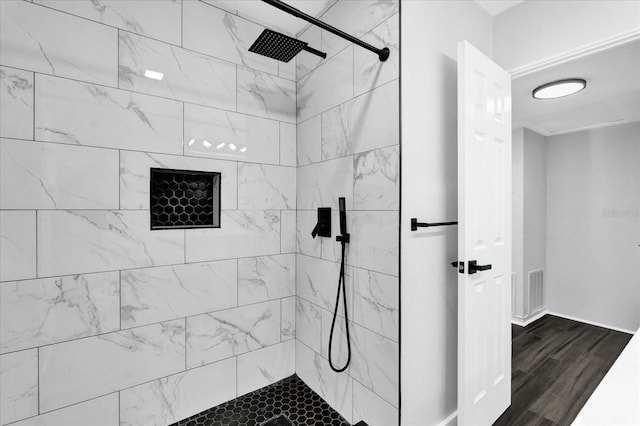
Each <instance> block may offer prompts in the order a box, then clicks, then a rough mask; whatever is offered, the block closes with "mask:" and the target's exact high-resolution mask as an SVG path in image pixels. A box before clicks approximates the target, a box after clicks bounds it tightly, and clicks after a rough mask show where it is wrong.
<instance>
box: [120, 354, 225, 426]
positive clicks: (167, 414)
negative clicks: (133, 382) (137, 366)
mask: <svg viewBox="0 0 640 426" xmlns="http://www.w3.org/2000/svg"><path fill="white" fill-rule="evenodd" d="M235 397H236V359H235V358H229V359H227V360H224V361H220V362H216V363H214V364H209V365H205V366H203V367H199V368H195V369H192V370H188V371H185V372H183V373H178V374H174V375H173V376H169V377H164V378H162V379H158V380H154V381H152V382H149V383H145V384H142V385H139V386H135V387H132V388H129V389H125V390H123V391H122V392H120V426H139V425H169V424H172V423H174V422H177V421H179V420H182V419H186V418H187V417H190V416H192V415H194V414H197V413H199V412H201V411H204V410H206V409H208V408H211V407H213V406H216V405H218V404H222V403H223V402H227V401H229V400H231V399H233V398H235Z"/></svg>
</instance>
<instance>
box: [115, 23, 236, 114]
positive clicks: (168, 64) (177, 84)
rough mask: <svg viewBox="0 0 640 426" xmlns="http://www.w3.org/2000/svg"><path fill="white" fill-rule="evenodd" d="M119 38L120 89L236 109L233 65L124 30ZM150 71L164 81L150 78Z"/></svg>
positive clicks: (234, 68)
mask: <svg viewBox="0 0 640 426" xmlns="http://www.w3.org/2000/svg"><path fill="white" fill-rule="evenodd" d="M118 37H119V58H120V61H119V66H118V76H119V84H120V87H122V88H125V89H130V90H133V91H136V92H144V93H148V94H151V95H157V96H163V97H167V98H171V99H179V100H182V101H186V102H191V103H194V104H200V105H208V106H212V107H217V108H222V109H227V110H235V108H236V66H235V65H234V64H230V63H228V62H226V61H222V60H220V59H216V58H213V57H211V56H206V55H202V54H200V53H197V52H193V51H190V50H186V49H182V48H180V47H177V46H172V45H170V44H166V43H162V42H159V41H155V40H152V39H149V38H146V37H142V36H139V35H136V34H132V33H128V32H125V31H120V32H119V36H118ZM147 70H150V71H155V72H161V73H163V74H164V76H163V78H162V80H156V79H151V78H147V77H145V72H146V71H147Z"/></svg>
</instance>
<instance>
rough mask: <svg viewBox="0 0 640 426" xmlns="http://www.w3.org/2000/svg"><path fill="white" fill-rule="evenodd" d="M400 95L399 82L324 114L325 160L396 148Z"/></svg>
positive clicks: (323, 151)
mask: <svg viewBox="0 0 640 426" xmlns="http://www.w3.org/2000/svg"><path fill="white" fill-rule="evenodd" d="M399 93H400V92H399V85H398V81H397V80H396V81H394V82H391V83H388V84H385V85H383V86H381V87H378V88H377V89H375V90H373V91H371V92H368V93H366V94H364V95H362V96H358V97H356V98H354V99H352V100H350V101H349V102H346V103H344V104H342V105H340V106H338V107H336V108H333V109H330V110H329V111H327V112H325V113H324V114H322V159H323V160H328V159H330V158H336V157H342V156H344V155H349V154H354V153H359V152H364V151H369V150H372V149H376V148H383V147H387V146H391V145H397V144H398V143H399V139H400V127H399V126H400V120H399V117H400V109H399Z"/></svg>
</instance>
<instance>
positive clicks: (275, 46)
mask: <svg viewBox="0 0 640 426" xmlns="http://www.w3.org/2000/svg"><path fill="white" fill-rule="evenodd" d="M302 50H304V51H306V52H309V53H313V54H314V55H318V56H320V57H322V58H326V57H327V54H326V53H324V52H320V51H319V50H316V49H314V48H312V47H309V43H307V42H306V41H302V40H298V39H295V38H293V37H289V36H288V35H285V34H281V33H277V32H275V31H271V30H269V29H265V30H264V31H262V34H260V36H259V37H258V38H257V39H256V41H254V42H253V44H252V45H251V47H250V48H249V52H253V53H257V54H258V55H263V56H266V57H268V58H272V59H276V60H278V61H282V62H289V61H290V60H291V59H293V57H294V56H296V55H297V54H298V53H300V52H301V51H302Z"/></svg>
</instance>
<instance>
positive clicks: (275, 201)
mask: <svg viewBox="0 0 640 426" xmlns="http://www.w3.org/2000/svg"><path fill="white" fill-rule="evenodd" d="M295 208H296V169H295V168H293V167H284V166H269V165H266V164H250V163H239V164H238V209H242V210H260V209H262V210H265V209H295Z"/></svg>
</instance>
